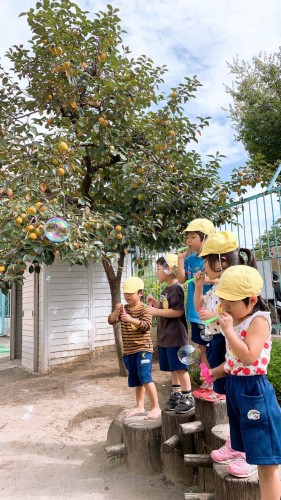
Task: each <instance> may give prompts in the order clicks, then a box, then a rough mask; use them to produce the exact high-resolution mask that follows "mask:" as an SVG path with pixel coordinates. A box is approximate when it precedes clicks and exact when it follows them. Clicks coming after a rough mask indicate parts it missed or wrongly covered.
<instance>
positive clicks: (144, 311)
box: [108, 219, 281, 500]
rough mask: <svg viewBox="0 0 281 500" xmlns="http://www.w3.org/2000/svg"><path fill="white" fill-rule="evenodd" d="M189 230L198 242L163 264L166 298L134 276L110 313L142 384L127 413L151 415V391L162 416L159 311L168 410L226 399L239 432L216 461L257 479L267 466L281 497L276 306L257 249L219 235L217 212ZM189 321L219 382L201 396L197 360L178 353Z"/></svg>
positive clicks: (270, 491)
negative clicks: (272, 378) (156, 378)
mask: <svg viewBox="0 0 281 500" xmlns="http://www.w3.org/2000/svg"><path fill="white" fill-rule="evenodd" d="M184 232H185V234H186V244H187V247H188V248H187V249H185V250H182V251H180V252H179V254H178V255H174V254H167V255H166V256H165V257H160V258H159V259H158V261H157V278H158V281H159V283H166V285H167V286H166V287H165V288H164V290H163V292H162V294H161V298H160V300H159V301H158V300H157V299H155V298H154V297H153V296H152V295H147V297H146V300H147V304H148V305H147V307H145V305H144V304H143V303H142V301H141V297H142V295H143V293H144V283H143V281H142V280H141V279H140V278H128V279H127V280H126V281H125V282H124V299H125V301H126V305H125V306H122V305H121V304H118V305H117V306H116V310H115V311H114V312H112V313H111V314H110V316H109V318H108V321H109V323H111V324H113V323H115V322H117V321H121V330H122V339H123V350H124V362H125V365H126V367H127V369H128V374H129V377H128V383H129V386H130V387H135V388H136V407H135V408H134V409H133V410H130V411H129V412H128V413H127V415H128V416H132V415H137V414H144V413H145V410H144V397H145V391H147V394H148V396H149V399H150V403H151V410H150V411H149V412H148V414H147V415H146V418H148V419H151V418H158V417H159V416H160V415H161V410H160V407H159V404H158V398H157V391H156V388H155V385H154V382H153V379H152V375H151V368H152V351H153V347H152V342H151V337H150V328H151V320H152V317H153V316H155V317H157V345H158V355H159V365H160V370H162V371H169V372H171V376H172V393H171V395H170V398H169V400H168V402H167V405H166V408H165V409H166V410H168V411H175V412H176V413H189V412H190V411H192V410H193V409H194V406H195V402H194V397H196V398H202V399H205V400H207V401H209V402H211V403H212V402H215V401H218V400H220V399H225V398H226V404H227V412H228V418H229V425H230V438H229V439H228V440H227V442H226V443H225V445H224V446H223V447H222V448H220V449H218V450H213V451H212V452H211V456H212V458H213V460H214V461H216V462H219V463H225V464H228V466H227V471H228V473H229V474H232V475H234V476H236V477H249V476H250V475H252V474H253V473H255V472H256V470H258V475H259V483H260V491H261V500H265V499H266V500H279V499H280V493H281V491H280V477H279V469H278V464H280V463H281V409H280V407H279V405H278V402H277V399H276V396H275V393H274V390H273V388H272V386H271V385H270V383H269V382H268V380H267V378H266V373H267V367H268V363H269V360H270V350H271V313H270V310H269V307H268V305H267V303H265V301H264V300H263V299H262V297H261V290H262V287H263V280H262V277H261V275H260V274H259V272H258V271H257V269H256V264H255V259H254V256H253V254H252V252H251V251H250V250H248V249H245V248H239V243H238V241H237V238H236V235H235V234H234V233H233V232H231V231H221V232H215V228H214V225H213V224H212V222H211V221H209V220H208V219H194V220H193V221H191V222H190V223H189V225H188V226H187V228H186V229H185V231H184ZM188 251H189V252H191V255H188ZM186 280H192V281H189V283H188V297H187V304H186V314H185V306H184V292H183V289H182V286H181V284H183V283H185V281H186ZM186 318H187V320H188V321H189V323H190V325H191V340H192V341H193V343H195V344H197V345H198V346H199V349H200V353H201V360H202V362H204V363H205V364H206V365H207V367H208V370H209V376H210V377H211V380H212V383H211V384H209V383H208V382H207V380H206V378H205V377H204V376H202V380H203V383H202V385H201V387H200V388H199V389H197V390H196V391H194V392H193V393H192V389H191V382H190V377H189V373H188V365H185V364H183V363H182V362H181V361H180V360H179V358H178V350H179V348H180V347H181V346H183V345H186V344H188V330H187V323H186ZM213 318H216V319H215V320H213V321H212V322H208V321H207V320H210V319H213ZM206 321H207V323H208V324H205V322H206Z"/></svg>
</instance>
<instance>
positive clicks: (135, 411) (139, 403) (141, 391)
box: [126, 385, 145, 417]
mask: <svg viewBox="0 0 281 500" xmlns="http://www.w3.org/2000/svg"><path fill="white" fill-rule="evenodd" d="M144 395H145V388H144V386H143V385H138V386H137V387H136V406H135V408H132V410H129V411H128V412H127V413H126V417H132V416H133V415H140V414H144V413H145V411H144Z"/></svg>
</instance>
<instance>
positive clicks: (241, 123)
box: [226, 48, 281, 185]
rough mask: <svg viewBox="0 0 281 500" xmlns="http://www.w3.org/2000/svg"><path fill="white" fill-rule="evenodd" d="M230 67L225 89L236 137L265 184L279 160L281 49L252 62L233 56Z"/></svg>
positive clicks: (249, 165)
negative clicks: (228, 83)
mask: <svg viewBox="0 0 281 500" xmlns="http://www.w3.org/2000/svg"><path fill="white" fill-rule="evenodd" d="M229 68H230V72H231V74H232V75H233V78H234V79H233V83H232V85H231V86H230V87H229V86H227V87H226V90H227V92H228V93H229V94H230V95H231V97H232V99H233V103H232V104H231V105H230V106H229V112H230V117H231V120H232V123H233V125H234V128H235V130H236V132H237V136H236V137H237V139H238V140H240V141H242V142H243V144H244V146H245V148H246V150H247V152H248V153H249V157H250V161H249V164H248V167H249V168H250V169H251V170H253V171H254V172H255V173H256V175H257V177H258V178H259V182H262V183H263V185H267V183H268V180H270V179H271V178H272V176H273V174H274V172H275V171H276V168H277V165H278V164H279V163H280V162H281V143H280V136H281V48H280V49H279V52H275V53H273V54H271V55H269V56H268V55H266V54H264V53H262V52H261V53H259V54H258V55H257V56H255V57H253V58H252V61H251V62H246V61H244V60H242V61H239V59H238V57H236V58H235V59H234V60H233V62H232V64H229ZM279 182H280V181H279Z"/></svg>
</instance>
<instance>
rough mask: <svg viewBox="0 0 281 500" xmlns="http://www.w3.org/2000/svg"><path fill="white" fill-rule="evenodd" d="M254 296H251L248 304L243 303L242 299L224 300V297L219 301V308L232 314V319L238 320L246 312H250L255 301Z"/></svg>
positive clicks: (246, 314)
mask: <svg viewBox="0 0 281 500" xmlns="http://www.w3.org/2000/svg"><path fill="white" fill-rule="evenodd" d="M255 299H256V297H251V298H250V302H249V304H248V305H247V304H245V302H243V300H235V301H233V300H225V299H220V302H221V308H222V311H223V312H227V313H228V314H230V316H232V318H233V319H234V321H239V320H241V319H243V318H245V317H246V316H248V314H251V312H252V310H253V307H254V305H255V303H256V300H255Z"/></svg>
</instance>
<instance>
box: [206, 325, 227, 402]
mask: <svg viewBox="0 0 281 500" xmlns="http://www.w3.org/2000/svg"><path fill="white" fill-rule="evenodd" d="M225 352H226V348H225V337H224V335H223V334H222V333H216V334H215V335H214V336H213V338H212V340H210V341H209V344H208V345H207V347H206V356H207V360H208V363H209V365H210V368H215V367H216V366H219V365H221V364H222V363H223V362H224V361H225ZM225 380H226V377H222V378H218V379H217V380H215V382H214V384H213V385H214V391H215V392H217V393H218V394H225Z"/></svg>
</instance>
